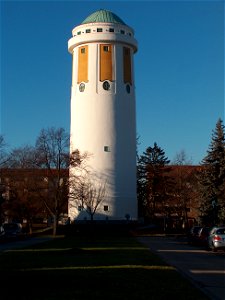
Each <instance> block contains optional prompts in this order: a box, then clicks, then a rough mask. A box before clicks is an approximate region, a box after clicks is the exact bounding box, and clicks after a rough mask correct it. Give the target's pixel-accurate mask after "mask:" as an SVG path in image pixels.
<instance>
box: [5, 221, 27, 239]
mask: <svg viewBox="0 0 225 300" xmlns="http://www.w3.org/2000/svg"><path fill="white" fill-rule="evenodd" d="M3 228H4V231H5V238H6V239H10V238H22V237H23V236H24V233H23V229H22V225H21V224H20V223H4V224H3Z"/></svg>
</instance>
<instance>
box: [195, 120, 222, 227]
mask: <svg viewBox="0 0 225 300" xmlns="http://www.w3.org/2000/svg"><path fill="white" fill-rule="evenodd" d="M224 128H225V127H224V125H223V122H222V120H221V119H219V120H218V122H217V123H216V128H215V130H213V133H212V140H211V143H210V146H209V150H208V151H207V155H206V157H205V158H204V159H203V160H202V166H203V169H202V172H201V173H200V192H201V198H202V201H201V207H200V209H201V212H202V213H203V217H204V219H205V221H206V222H208V223H211V224H216V223H224V222H225V132H224Z"/></svg>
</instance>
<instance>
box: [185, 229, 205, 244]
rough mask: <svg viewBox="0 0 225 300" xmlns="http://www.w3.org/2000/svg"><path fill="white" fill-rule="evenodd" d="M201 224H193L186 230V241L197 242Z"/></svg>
mask: <svg viewBox="0 0 225 300" xmlns="http://www.w3.org/2000/svg"><path fill="white" fill-rule="evenodd" d="M202 228H203V227H202V226H193V227H191V229H190V231H189V232H188V243H189V244H197V243H198V242H199V231H200V230H201V229H202Z"/></svg>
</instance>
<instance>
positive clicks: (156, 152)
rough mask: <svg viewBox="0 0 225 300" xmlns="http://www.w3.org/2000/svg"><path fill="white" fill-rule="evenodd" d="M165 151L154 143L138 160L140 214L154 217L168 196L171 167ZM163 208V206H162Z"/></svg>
mask: <svg viewBox="0 0 225 300" xmlns="http://www.w3.org/2000/svg"><path fill="white" fill-rule="evenodd" d="M169 162H170V161H169V160H168V158H167V157H166V156H165V152H164V151H163V150H162V149H161V148H160V147H159V146H158V145H157V144H156V143H154V146H153V147H148V148H147V149H146V151H145V152H144V153H143V155H141V156H140V158H139V160H138V172H137V173H138V183H137V187H138V190H137V192H138V203H139V215H141V216H143V217H148V218H150V219H151V220H152V219H154V216H155V213H156V212H157V209H158V208H159V206H162V204H163V203H164V200H165V197H166V191H167V186H168V176H166V173H167V172H168V171H169V170H170V168H165V166H166V165H168V164H169ZM161 209H162V207H161Z"/></svg>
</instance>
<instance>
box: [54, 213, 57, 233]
mask: <svg viewBox="0 0 225 300" xmlns="http://www.w3.org/2000/svg"><path fill="white" fill-rule="evenodd" d="M56 233H57V216H56V215H54V216H53V236H56Z"/></svg>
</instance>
